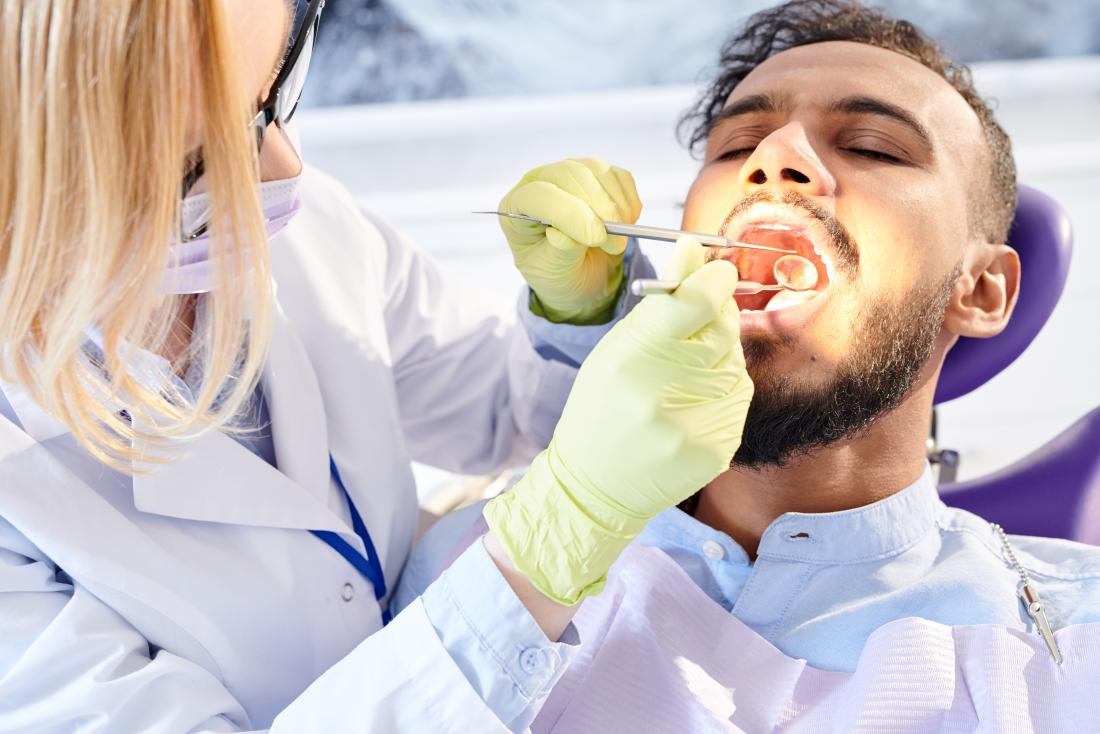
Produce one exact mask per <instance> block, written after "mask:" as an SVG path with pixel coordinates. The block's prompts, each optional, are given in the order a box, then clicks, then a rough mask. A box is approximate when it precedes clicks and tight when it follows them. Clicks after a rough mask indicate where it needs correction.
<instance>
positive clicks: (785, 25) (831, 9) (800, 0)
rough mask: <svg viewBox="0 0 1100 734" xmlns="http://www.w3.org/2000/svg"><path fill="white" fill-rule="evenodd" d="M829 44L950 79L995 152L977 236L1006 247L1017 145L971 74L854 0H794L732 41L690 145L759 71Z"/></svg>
mask: <svg viewBox="0 0 1100 734" xmlns="http://www.w3.org/2000/svg"><path fill="white" fill-rule="evenodd" d="M827 41H850V42H853V43H865V44H867V45H869V46H877V47H878V48H883V49H886V50H887V51H893V52H895V53H899V54H901V55H903V56H908V57H909V58H911V59H913V60H914V61H916V62H918V63H920V64H923V65H924V66H926V67H927V68H929V69H931V70H932V71H934V72H935V73H937V74H939V75H940V76H941V77H943V78H944V80H945V81H947V83H948V84H950V85H951V86H952V87H954V88H955V91H957V92H958V93H959V94H960V95H961V96H962V98H963V99H964V100H966V103H967V104H968V105H970V108H971V109H972V110H974V114H976V115H977V116H978V121H979V122H980V123H981V126H982V132H983V133H984V135H985V141H986V145H987V147H988V149H989V170H988V175H987V177H986V181H987V183H986V184H985V185H984V186H980V187H976V188H977V189H979V190H976V191H974V192H973V193H972V195H971V206H970V210H971V213H972V217H971V218H972V221H973V229H974V230H976V231H978V232H979V233H980V234H981V235H982V236H984V237H985V238H987V239H988V240H989V241H990V242H1004V241H1005V239H1006V238H1007V237H1008V229H1009V227H1010V226H1011V224H1012V219H1013V216H1014V215H1015V212H1016V163H1015V161H1014V160H1013V157H1012V143H1011V141H1010V140H1009V138H1008V135H1007V134H1005V131H1004V130H1003V129H1002V128H1001V126H1000V125H999V124H997V121H996V120H995V119H994V117H993V110H992V109H991V108H990V106H989V105H988V104H987V103H986V102H985V100H983V99H982V97H981V95H979V94H978V92H977V90H976V89H975V88H974V82H973V80H972V79H971V75H970V69H969V68H967V67H966V66H965V65H963V64H959V63H956V62H954V61H952V60H951V59H949V58H948V57H947V55H946V54H945V53H944V52H943V49H941V48H940V47H939V46H937V45H936V43H935V42H934V41H932V39H930V38H929V37H928V36H926V35H924V34H923V33H922V32H921V31H920V30H919V29H918V28H917V27H916V26H914V25H913V24H912V23H910V22H908V21H905V20H898V19H895V18H891V17H889V16H888V15H886V14H884V13H883V12H882V11H880V10H877V9H874V8H868V7H866V6H864V5H861V4H860V3H858V2H855V1H854V0H791V1H790V2H786V3H783V4H782V5H778V6H776V7H773V8H768V9H767V10H761V11H760V12H758V13H756V14H754V15H752V16H750V17H749V18H748V20H746V21H745V25H744V27H743V28H742V29H741V30H740V31H739V32H738V33H737V34H736V35H734V36H733V37H732V38H730V39H729V40H728V41H726V43H725V45H724V46H723V47H722V51H721V53H720V57H719V60H718V74H717V76H716V77H715V79H714V80H713V81H712V82H711V84H710V85H709V86H708V87H707V89H706V91H704V92H703V95H702V97H701V98H700V99H699V101H698V102H697V103H696V104H695V106H694V107H693V108H692V109H691V110H689V111H688V112H687V114H685V115H684V117H683V119H682V120H681V121H680V132H681V134H682V135H683V137H684V138H685V139H686V142H687V144H688V146H689V147H690V148H692V149H693V150H694V149H697V148H698V147H700V146H701V145H702V144H705V142H706V139H707V137H708V136H709V135H710V131H711V128H712V127H713V125H714V124H715V121H716V120H717V119H718V116H719V114H720V113H721V112H722V108H723V107H724V106H725V104H726V100H727V99H728V98H729V96H730V94H731V93H732V92H733V90H734V89H735V88H736V87H737V85H738V84H740V83H741V81H742V80H743V79H744V78H745V77H746V76H748V75H749V73H750V72H751V71H752V70H753V69H755V68H756V67H757V66H759V65H760V64H762V63H764V62H765V61H767V60H768V59H769V58H771V57H772V56H775V55H776V54H778V53H781V52H783V51H787V50H788V49H792V48H795V47H797V46H808V45H810V44H813V43H825V42H827Z"/></svg>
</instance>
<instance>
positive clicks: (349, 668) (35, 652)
mask: <svg viewBox="0 0 1100 734" xmlns="http://www.w3.org/2000/svg"><path fill="white" fill-rule="evenodd" d="M250 730H251V723H250V722H249V720H248V716H247V714H246V713H245V711H244V709H243V708H242V706H241V705H240V703H239V702H237V701H236V700H235V699H234V698H233V696H232V695H231V694H230V693H229V691H228V690H227V689H226V687H225V686H224V685H223V684H222V682H221V681H220V680H219V678H218V677H217V676H216V675H214V674H212V673H211V672H210V671H208V670H207V669H205V668H203V667H202V666H200V665H198V664H196V663H194V662H192V661H190V660H187V659H185V658H182V657H180V656H177V655H173V654H170V653H168V652H167V651H165V650H157V649H152V648H151V647H150V645H149V643H148V642H147V641H146V640H145V639H144V638H143V637H142V636H141V635H140V634H139V633H138V632H137V631H136V630H135V629H134V627H133V626H132V625H130V624H129V623H128V622H127V621H126V620H125V619H124V618H123V617H122V616H120V615H119V614H118V613H117V612H115V611H114V610H112V609H111V608H110V607H108V606H107V605H106V604H104V603H103V602H102V601H100V600H99V599H97V598H96V597H95V596H94V595H92V594H91V593H90V592H88V591H87V590H86V589H84V588H83V587H81V586H80V585H79V584H73V583H72V582H70V581H69V580H68V579H67V578H66V577H65V575H64V573H63V572H62V571H59V570H58V569H57V568H56V567H55V566H54V564H53V563H52V562H51V561H50V560H49V559H48V558H45V557H44V556H42V554H41V552H40V551H39V550H38V549H37V548H35V547H34V546H33V545H31V544H30V542H29V541H27V540H26V538H25V537H24V536H22V535H21V534H20V533H19V532H18V531H16V530H15V529H14V528H13V527H12V526H11V524H10V523H7V522H6V521H4V520H3V519H2V518H0V733H2V734H9V733H11V734H15V733H16V732H18V733H19V734H31V733H33V732H73V731H80V732H84V733H85V734H114V733H115V732H117V733H119V734H132V733H133V732H160V733H163V734H185V733H190V734H199V733H202V734H206V733H210V734H213V733H215V732H240V731H250ZM270 731H271V732H272V734H291V733H293V734H303V733H304V732H325V733H326V734H341V733H342V732H349V733H350V732H356V733H357V734H372V733H375V732H379V733H381V732H386V733H387V734H389V733H391V732H404V731H408V732H429V731H430V732H455V734H459V733H461V734H466V733H467V732H471V731H476V732H486V733H489V734H491V733H493V732H507V729H506V728H504V726H503V725H502V724H501V723H500V722H499V721H498V720H497V718H496V717H495V716H494V714H493V713H492V711H491V710H490V709H489V708H488V707H487V706H486V704H485V702H484V701H482V700H481V699H480V698H479V697H478V696H477V695H476V694H475V692H474V690H473V689H472V688H471V686H470V685H469V683H468V682H467V681H466V679H465V677H464V676H463V674H462V672H461V670H459V668H458V667H457V665H456V664H455V663H454V661H453V660H452V658H451V656H450V654H449V653H448V652H447V651H446V649H445V648H444V647H443V644H442V643H441V642H440V640H439V637H438V635H437V634H436V632H435V630H434V628H433V627H432V625H431V623H430V622H429V620H428V618H427V615H426V614H425V613H424V609H423V607H422V606H421V604H420V601H419V600H417V601H415V602H414V603H413V604H412V605H410V606H409V608H408V609H406V610H405V611H404V612H402V613H401V614H400V615H398V616H397V617H396V618H395V619H394V621H393V622H391V623H390V624H389V625H388V626H387V627H386V628H384V629H383V630H381V631H379V632H376V633H375V634H374V635H372V636H371V637H369V638H367V639H366V640H365V641H364V642H362V643H361V644H360V645H359V646H358V647H357V648H355V649H354V650H353V651H352V652H351V653H350V654H349V655H347V656H346V657H345V658H344V659H343V660H342V661H340V662H339V663H337V664H336V665H335V666H333V667H332V668H331V669H329V670H328V671H327V672H325V673H324V674H323V675H321V676H320V677H319V678H318V679H317V680H316V681H314V683H313V684H312V685H311V686H310V687H309V688H308V689H307V690H306V691H305V692H304V693H303V694H302V695H301V696H299V697H298V698H297V699H296V700H294V701H293V702H291V704H290V705H289V706H288V707H287V708H286V709H285V710H284V711H283V712H282V713H280V714H279V715H278V716H277V717H276V719H275V722H274V724H273V726H272V728H271V730H270Z"/></svg>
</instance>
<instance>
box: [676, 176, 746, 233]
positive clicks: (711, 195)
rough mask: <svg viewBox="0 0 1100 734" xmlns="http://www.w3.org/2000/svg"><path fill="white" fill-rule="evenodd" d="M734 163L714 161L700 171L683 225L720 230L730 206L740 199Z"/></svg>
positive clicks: (689, 194)
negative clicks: (725, 163) (726, 164)
mask: <svg viewBox="0 0 1100 734" xmlns="http://www.w3.org/2000/svg"><path fill="white" fill-rule="evenodd" d="M723 168H726V169H732V167H731V166H723V165H722V164H715V165H710V166H707V167H706V168H704V169H703V170H701V171H700V172H699V175H698V176H696V178H695V181H694V183H692V185H691V189H689V190H688V195H687V200H686V201H685V202H684V216H683V220H682V222H681V224H680V226H681V227H682V228H683V229H686V230H690V231H693V232H706V233H717V231H718V228H719V227H720V226H721V225H722V220H724V219H725V218H726V214H728V213H729V210H730V207H732V206H733V205H734V203H735V202H736V201H737V195H738V192H737V188H736V186H735V180H736V179H735V178H734V175H735V174H734V173H731V172H730V170H723Z"/></svg>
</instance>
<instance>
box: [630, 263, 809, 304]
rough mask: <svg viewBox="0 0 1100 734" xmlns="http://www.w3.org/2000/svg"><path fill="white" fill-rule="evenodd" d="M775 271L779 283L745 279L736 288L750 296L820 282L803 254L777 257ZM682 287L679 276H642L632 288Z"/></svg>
mask: <svg viewBox="0 0 1100 734" xmlns="http://www.w3.org/2000/svg"><path fill="white" fill-rule="evenodd" d="M772 274H773V275H775V285H764V284H763V283H754V282H753V281H751V280H743V281H741V282H739V283H738V284H737V290H736V291H734V292H735V293H736V294H737V295H739V296H750V295H753V294H755V293H761V292H763V291H795V292H800V291H808V290H812V289H813V288H814V287H816V286H817V279H818V276H817V268H816V267H814V264H813V263H812V262H810V261H809V260H807V259H806V258H804V257H802V256H801V255H784V256H783V257H781V258H779V259H777V260H776V261H775V264H774V265H773V266H772ZM678 287H680V281H678V280H658V279H655V278H639V279H638V280H633V281H631V282H630V292H631V293H633V294H634V295H636V296H651V295H653V294H656V293H672V292H673V291H675V290H676V289H677V288H678Z"/></svg>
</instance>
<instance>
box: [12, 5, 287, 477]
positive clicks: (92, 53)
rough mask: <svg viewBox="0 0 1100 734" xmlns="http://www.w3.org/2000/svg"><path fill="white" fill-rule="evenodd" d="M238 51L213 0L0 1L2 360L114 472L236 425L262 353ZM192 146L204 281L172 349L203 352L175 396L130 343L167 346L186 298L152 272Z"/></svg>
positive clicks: (171, 231)
mask: <svg viewBox="0 0 1100 734" xmlns="http://www.w3.org/2000/svg"><path fill="white" fill-rule="evenodd" d="M237 53H238V52H237V51H236V48H235V44H234V41H233V38H232V37H231V33H230V30H229V23H228V19H227V15H226V10H225V3H224V0H156V1H155V2H149V1H148V0H110V2H105V1H104V0H34V1H33V2H28V1H27V0H0V99H2V100H3V103H2V104H0V131H3V134H2V135H0V342H2V345H3V358H2V359H0V376H2V377H3V379H4V380H5V381H7V382H8V383H14V384H15V385H16V386H17V387H18V388H20V389H22V390H23V391H25V392H26V393H27V394H28V396H29V397H30V398H31V399H32V400H33V401H34V402H35V403H37V404H38V405H39V406H40V407H42V408H43V409H45V410H46V411H47V412H48V413H50V414H51V415H52V416H53V417H55V418H56V419H58V420H60V421H61V422H63V423H64V424H66V425H67V426H68V428H70V429H71V430H72V432H73V434H74V436H75V437H76V439H77V440H79V442H80V443H81V444H82V445H83V446H84V447H85V448H87V449H88V450H89V451H90V452H91V453H92V454H93V455H95V456H96V457H97V458H98V459H99V460H101V461H103V462H105V463H106V464H108V465H110V466H113V467H115V468H117V469H120V470H122V471H125V472H142V471H147V470H149V469H151V468H152V467H153V466H154V465H156V464H158V463H164V462H165V461H171V460H172V459H174V458H177V457H179V456H181V455H182V453H183V452H182V451H181V450H180V445H179V443H180V441H181V440H182V439H188V438H194V437H196V436H198V435H201V434H203V433H205V432H207V431H210V430H216V429H224V428H229V429H230V430H233V427H232V426H231V424H230V421H231V419H232V418H233V416H234V415H235V414H237V413H238V411H239V409H240V408H241V407H242V406H243V404H244V403H245V401H247V400H248V398H249V397H250V396H251V394H252V391H253V390H254V388H255V385H256V382H257V381H258V376H259V373H260V370H261V368H262V365H263V362H264V358H265V355H266V351H267V344H268V338H269V336H268V335H269V330H270V329H269V323H270V319H271V314H270V306H269V303H270V297H271V286H270V268H269V265H268V259H267V248H266V242H265V239H264V229H263V219H262V212H261V210H260V203H259V199H258V195H257V192H256V182H257V181H258V178H259V176H258V171H259V168H258V162H257V155H256V150H255V138H254V135H252V134H250V133H249V132H248V129H247V128H248V121H249V120H250V119H251V116H252V115H254V114H255V110H254V109H253V105H254V95H255V90H248V89H245V88H244V85H243V80H242V76H243V75H241V74H240V72H239V70H238V67H239V66H240V65H241V64H240V63H239V59H238V56H237ZM197 110H201V112H202V114H201V127H200V129H199V130H198V139H196V140H189V139H188V135H189V132H190V134H194V132H195V131H194V130H193V129H190V128H191V125H190V124H189V123H191V124H193V123H194V122H197V120H198V116H197V115H195V112H196V111H197ZM199 143H201V146H202V155H203V160H204V162H205V169H206V180H209V181H210V187H209V192H210V194H211V199H212V208H213V213H212V219H211V221H212V222H213V227H212V229H213V240H214V241H213V244H212V253H211V255H212V257H213V258H214V259H215V260H217V264H218V267H216V275H215V283H217V284H220V285H221V287H216V288H215V291H214V292H212V293H211V294H209V296H207V300H206V303H205V313H206V315H207V318H205V319H203V320H201V322H200V323H197V324H196V327H197V328H198V329H199V332H198V333H196V334H194V338H193V339H190V347H189V348H188V349H186V350H185V353H184V355H183V357H182V358H180V359H179V360H178V361H177V363H176V364H173V365H171V367H172V368H173V370H174V371H178V370H181V369H182V368H183V363H184V361H187V362H191V363H194V364H195V365H196V367H197V368H201V371H202V374H203V375H204V378H203V380H202V384H201V387H199V388H198V389H197V390H196V393H195V395H194V396H193V398H191V399H188V398H186V397H185V394H184V392H183V391H182V390H181V389H180V388H179V387H178V386H177V384H176V383H175V382H174V381H173V380H172V379H167V378H166V377H165V374H166V372H165V371H164V370H158V369H155V368H153V367H151V366H150V364H149V363H148V361H144V360H142V359H140V358H139V353H140V352H141V350H147V351H149V352H152V353H154V354H157V353H161V352H162V350H165V348H166V346H167V342H168V340H169V335H170V333H171V328H172V325H173V323H175V322H176V321H177V319H179V318H180V317H181V315H182V314H183V313H184V309H185V308H186V307H187V306H188V305H189V304H190V303H191V302H189V301H187V300H186V299H184V298H181V297H176V296H165V295H161V294H160V292H159V290H160V289H159V284H160V280H161V276H162V273H163V272H164V270H165V268H166V265H167V262H168V254H169V249H168V248H169V244H170V243H171V242H173V241H177V240H178V238H179V229H180V198H181V184H182V180H183V176H184V173H185V171H186V169H187V160H186V159H187V158H188V154H189V149H190V148H192V147H193V146H195V145H197V144H199ZM228 243H233V244H232V245H229V244H228ZM176 338H177V339H178V338H179V337H178V334H177V337H176ZM97 342H98V344H97Z"/></svg>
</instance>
